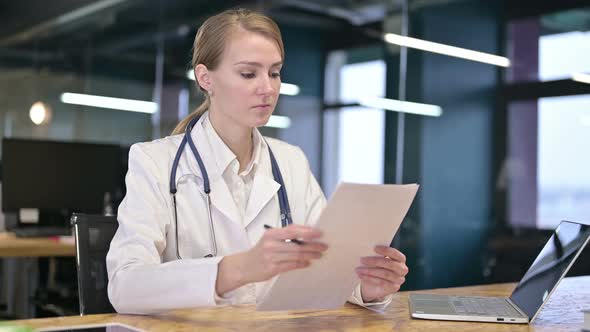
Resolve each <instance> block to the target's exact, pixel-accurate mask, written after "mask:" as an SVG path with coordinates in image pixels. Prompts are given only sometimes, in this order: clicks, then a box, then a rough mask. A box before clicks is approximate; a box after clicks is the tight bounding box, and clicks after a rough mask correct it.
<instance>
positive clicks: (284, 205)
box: [170, 116, 293, 259]
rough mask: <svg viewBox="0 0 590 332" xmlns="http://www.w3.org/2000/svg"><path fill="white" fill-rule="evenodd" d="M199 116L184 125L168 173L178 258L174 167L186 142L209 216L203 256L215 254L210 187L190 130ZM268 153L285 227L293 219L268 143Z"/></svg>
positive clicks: (279, 172) (280, 175)
mask: <svg viewBox="0 0 590 332" xmlns="http://www.w3.org/2000/svg"><path fill="white" fill-rule="evenodd" d="M199 119H200V116H197V117H195V118H194V119H192V120H191V121H190V122H189V124H188V125H187V126H186V130H185V132H184V137H183V138H182V142H181V143H180V146H179V147H178V151H176V156H175V157H174V162H173V163H172V171H171V173H170V194H172V205H174V228H175V232H176V234H175V236H176V257H177V258H178V259H182V257H181V256H180V244H179V242H178V210H177V209H176V191H177V190H176V169H177V168H178V163H179V161H180V156H181V155H182V152H183V151H184V148H185V146H186V143H187V142H188V145H189V147H190V149H191V151H192V153H193V155H194V156H195V159H196V160H197V164H198V165H199V169H200V170H201V175H202V176H203V192H204V193H205V199H206V200H207V215H208V217H209V234H210V236H211V253H210V254H207V255H205V257H215V256H217V241H216V239H215V227H214V226H213V217H212V216H211V197H210V196H209V195H210V193H211V187H210V186H209V175H207V170H206V169H205V165H204V164H203V159H201V155H200V154H199V151H198V150H197V147H196V146H195V143H194V142H193V139H192V137H191V131H192V129H193V127H194V125H195V124H196V123H197V122H198V121H199ZM266 145H267V146H268V153H269V155H270V164H271V167H272V175H273V177H274V180H275V181H276V182H278V183H279V185H280V187H279V192H278V197H279V208H280V210H281V225H282V226H283V227H286V226H287V225H291V224H292V223H293V221H292V220H291V208H290V207H289V200H288V199H287V190H286V189H285V183H284V182H283V175H282V174H281V171H280V169H279V165H278V164H277V161H276V159H275V156H274V154H273V153H272V150H271V149H270V146H269V145H268V143H267V144H266Z"/></svg>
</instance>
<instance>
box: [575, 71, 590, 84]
mask: <svg viewBox="0 0 590 332" xmlns="http://www.w3.org/2000/svg"><path fill="white" fill-rule="evenodd" d="M572 80H574V81H576V82H580V83H588V84H590V74H584V73H575V74H573V75H572Z"/></svg>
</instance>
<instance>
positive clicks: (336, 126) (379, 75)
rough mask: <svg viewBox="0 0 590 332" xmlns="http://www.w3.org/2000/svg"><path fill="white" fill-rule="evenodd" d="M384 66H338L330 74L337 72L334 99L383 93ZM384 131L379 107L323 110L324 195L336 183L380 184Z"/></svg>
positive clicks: (369, 63) (352, 100)
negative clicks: (324, 112) (324, 111)
mask: <svg viewBox="0 0 590 332" xmlns="http://www.w3.org/2000/svg"><path fill="white" fill-rule="evenodd" d="M328 67H329V68H330V66H328ZM331 68H334V67H331ZM385 69H386V67H385V62H384V61H383V60H374V61H366V62H360V63H353V64H344V65H342V66H339V67H338V68H337V69H335V73H333V74H334V75H338V79H337V80H335V81H336V82H338V83H337V84H336V85H337V90H338V91H337V94H336V97H337V99H338V101H339V102H340V103H345V104H346V103H355V102H357V101H358V99H359V98H360V97H366V96H374V97H383V96H385ZM329 74H330V73H327V75H329ZM328 81H330V80H328ZM384 130H385V114H384V111H383V110H377V109H370V108H366V107H358V106H355V107H343V108H340V109H338V110H332V111H328V112H326V114H325V116H324V163H325V165H324V168H323V169H324V176H323V181H322V184H323V187H324V191H325V192H326V195H328V196H329V195H330V194H331V193H332V192H333V191H334V189H335V188H336V185H337V184H338V183H339V182H356V183H383V162H384Z"/></svg>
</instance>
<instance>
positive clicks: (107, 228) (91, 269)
mask: <svg viewBox="0 0 590 332" xmlns="http://www.w3.org/2000/svg"><path fill="white" fill-rule="evenodd" d="M71 222H72V225H73V226H74V234H75V236H76V267H77V270H78V294H79V297H80V315H88V314H102V313H111V312H115V309H114V308H113V306H112V305H111V303H110V302H109V297H108V293H107V284H108V281H109V279H108V276H107V264H106V257H107V252H108V251H109V246H110V244H111V240H112V239H113V236H115V232H116V231H117V228H118V227H119V223H118V222H117V217H116V216H103V215H90V214H80V213H74V214H73V215H72V218H71Z"/></svg>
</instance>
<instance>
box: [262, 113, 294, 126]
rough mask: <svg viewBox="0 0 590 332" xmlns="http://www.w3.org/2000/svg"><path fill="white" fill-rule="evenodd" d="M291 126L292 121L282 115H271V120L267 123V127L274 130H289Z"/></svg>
mask: <svg viewBox="0 0 590 332" xmlns="http://www.w3.org/2000/svg"><path fill="white" fill-rule="evenodd" d="M290 126H291V119H289V118H288V117H286V116H281V115H271V116H270V119H268V122H267V123H266V125H265V127H272V128H281V129H284V128H289V127H290Z"/></svg>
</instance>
